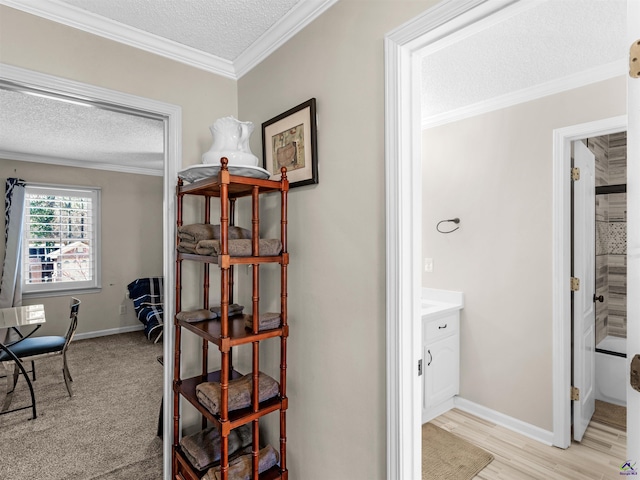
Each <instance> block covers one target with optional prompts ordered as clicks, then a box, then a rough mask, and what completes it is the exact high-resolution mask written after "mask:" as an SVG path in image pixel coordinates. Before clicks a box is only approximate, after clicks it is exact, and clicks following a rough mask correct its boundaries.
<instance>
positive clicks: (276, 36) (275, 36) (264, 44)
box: [233, 0, 338, 78]
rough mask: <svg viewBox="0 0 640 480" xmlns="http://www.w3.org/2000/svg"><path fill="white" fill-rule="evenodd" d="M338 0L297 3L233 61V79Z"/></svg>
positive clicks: (241, 74)
mask: <svg viewBox="0 0 640 480" xmlns="http://www.w3.org/2000/svg"><path fill="white" fill-rule="evenodd" d="M337 1H338V0H311V1H301V2H299V3H298V4H297V5H296V6H295V7H294V8H293V9H292V10H291V11H290V12H289V13H287V14H286V15H285V16H284V17H282V18H281V19H280V20H279V21H278V23H276V24H275V25H274V26H273V27H271V28H270V29H269V30H267V31H266V32H265V33H264V34H262V35H261V36H260V37H259V38H258V39H257V40H256V41H255V42H253V44H252V45H251V46H250V47H249V48H247V49H246V50H245V51H244V52H242V53H241V54H240V55H238V57H237V58H236V59H235V60H234V61H233V68H234V71H235V78H240V77H242V76H243V75H245V74H246V73H248V72H249V71H250V70H252V69H253V68H254V67H255V66H256V65H258V64H259V63H260V62H262V61H263V60H264V59H265V58H267V57H268V56H269V55H271V54H272V53H273V52H275V51H276V50H277V49H278V48H280V47H281V46H282V45H283V44H285V43H286V42H287V41H289V39H291V37H293V36H294V35H295V34H296V33H298V32H299V31H301V30H302V29H303V28H304V27H306V26H307V25H309V24H310V23H311V22H313V21H314V20H315V19H316V18H318V17H319V16H320V15H322V14H323V13H324V12H325V11H327V10H328V9H329V8H330V7H331V6H333V5H334V4H335V3H336V2H337Z"/></svg>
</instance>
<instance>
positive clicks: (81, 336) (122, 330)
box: [73, 324, 144, 340]
mask: <svg viewBox="0 0 640 480" xmlns="http://www.w3.org/2000/svg"><path fill="white" fill-rule="evenodd" d="M138 330H144V325H142V324H140V325H139V326H138V325H131V326H129V327H118V328H109V329H107V330H98V331H96V332H85V333H77V334H75V335H74V336H73V339H74V340H85V339H87V338H96V337H106V336H107V335H117V334H119V333H129V332H136V331H138Z"/></svg>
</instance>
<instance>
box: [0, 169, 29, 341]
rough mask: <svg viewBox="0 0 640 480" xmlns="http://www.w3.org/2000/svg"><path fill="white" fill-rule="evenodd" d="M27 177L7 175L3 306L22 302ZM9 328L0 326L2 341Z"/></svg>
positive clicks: (0, 298)
mask: <svg viewBox="0 0 640 480" xmlns="http://www.w3.org/2000/svg"><path fill="white" fill-rule="evenodd" d="M24 186H25V182H24V180H20V179H19V178H7V183H6V192H5V204H4V221H5V228H4V245H5V247H4V262H3V264H2V280H1V282H0V308H9V307H18V306H20V305H22V268H21V261H20V254H21V249H22V225H23V223H24V222H23V219H24ZM5 336H6V331H4V330H0V341H3V339H4V338H5Z"/></svg>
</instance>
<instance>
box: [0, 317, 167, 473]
mask: <svg viewBox="0 0 640 480" xmlns="http://www.w3.org/2000/svg"><path fill="white" fill-rule="evenodd" d="M81 312H82V310H81ZM161 354H162V345H161V344H153V343H151V342H149V341H148V340H147V339H146V338H145V336H144V334H143V333H142V332H132V333H126V334H121V335H112V336H108V337H100V338H92V339H87V340H79V341H75V342H72V343H71V346H70V347H69V352H68V361H69V369H70V370H71V375H72V377H73V380H74V381H73V389H74V393H75V395H74V396H73V397H72V398H69V395H68V394H67V389H66V388H65V385H64V380H63V379H62V357H53V358H47V359H41V360H37V361H36V381H35V382H34V383H33V386H34V390H35V394H36V402H37V403H36V406H37V410H38V412H37V413H38V417H37V418H36V419H35V420H30V418H31V410H30V409H29V410H23V411H20V412H14V413H10V414H7V415H2V416H0V479H3V480H4V479H11V480H33V479H38V480H69V479H73V480H94V479H96V480H97V479H100V480H120V479H122V480H124V479H127V480H132V479H135V480H160V479H161V478H162V440H161V439H160V438H158V437H157V436H156V433H157V422H158V412H159V408H160V401H161V399H162V366H161V365H160V364H159V363H158V362H157V360H156V358H157V357H158V355H161ZM2 373H4V368H3V367H1V366H0V374H2ZM5 389H6V379H4V378H2V379H0V404H1V403H2V401H4V392H5ZM25 403H28V389H27V386H26V382H25V380H24V378H20V380H19V382H18V387H17V388H16V394H15V396H14V398H13V403H12V406H18V405H24V404H25Z"/></svg>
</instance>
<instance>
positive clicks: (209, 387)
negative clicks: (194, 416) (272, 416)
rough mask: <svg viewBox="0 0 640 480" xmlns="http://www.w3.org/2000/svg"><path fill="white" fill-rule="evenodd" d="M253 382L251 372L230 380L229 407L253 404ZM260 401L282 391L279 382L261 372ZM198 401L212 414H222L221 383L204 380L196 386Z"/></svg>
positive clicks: (232, 408)
mask: <svg viewBox="0 0 640 480" xmlns="http://www.w3.org/2000/svg"><path fill="white" fill-rule="evenodd" d="M252 392H253V382H252V380H251V374H247V375H244V376H242V377H240V378H236V379H234V380H231V381H230V382H229V390H228V409H229V411H230V412H231V411H233V410H239V409H241V408H247V407H249V406H251V394H252ZM258 392H259V393H258V401H259V402H264V401H265V400H268V399H270V398H273V397H275V396H276V395H278V393H279V392H280V387H279V385H278V382H276V381H275V380H274V379H273V378H271V377H270V376H269V375H267V374H265V373H262V372H259V375H258ZM196 396H197V397H198V401H199V402H200V403H201V404H202V405H203V406H204V407H205V408H206V409H207V410H209V411H210V412H211V413H212V414H214V415H219V414H220V384H219V383H218V382H204V383H201V384H199V385H198V386H197V387H196Z"/></svg>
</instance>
